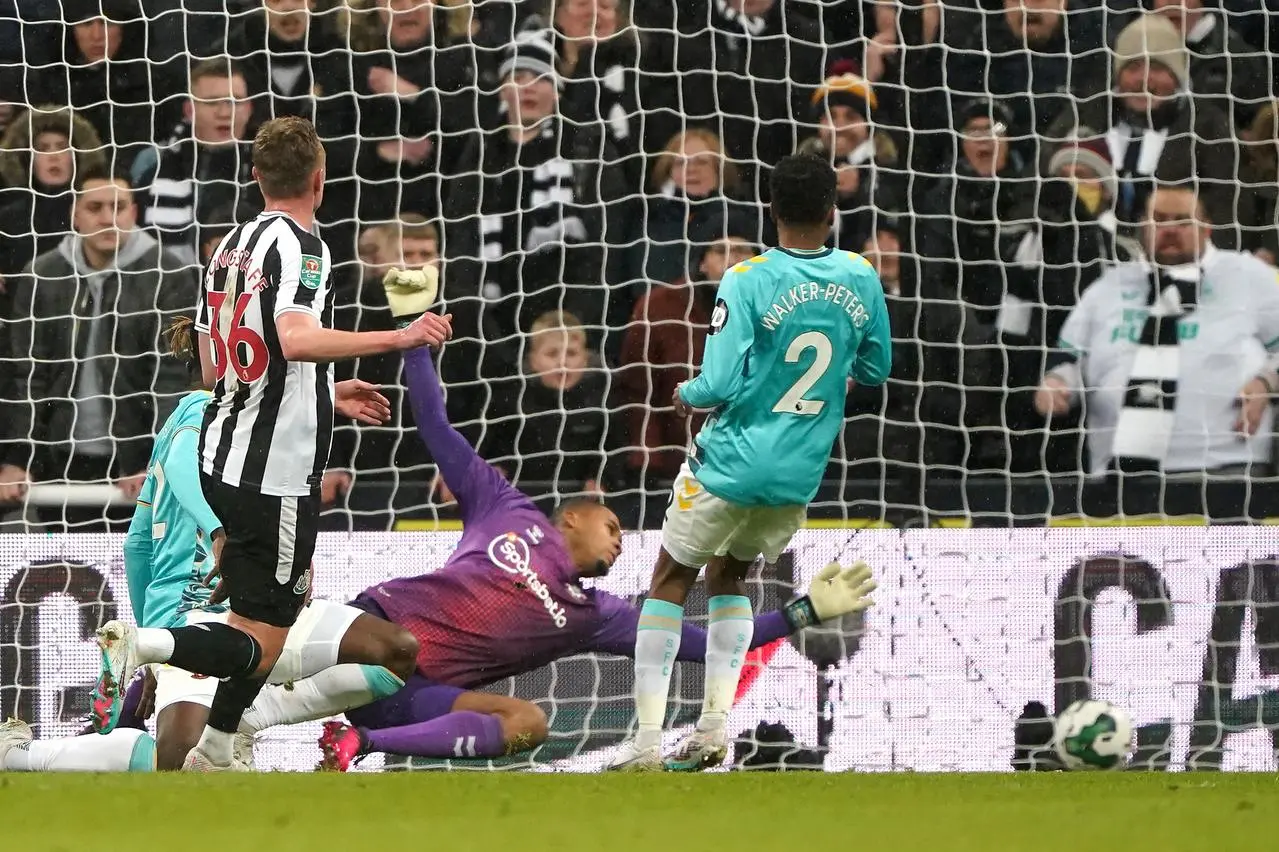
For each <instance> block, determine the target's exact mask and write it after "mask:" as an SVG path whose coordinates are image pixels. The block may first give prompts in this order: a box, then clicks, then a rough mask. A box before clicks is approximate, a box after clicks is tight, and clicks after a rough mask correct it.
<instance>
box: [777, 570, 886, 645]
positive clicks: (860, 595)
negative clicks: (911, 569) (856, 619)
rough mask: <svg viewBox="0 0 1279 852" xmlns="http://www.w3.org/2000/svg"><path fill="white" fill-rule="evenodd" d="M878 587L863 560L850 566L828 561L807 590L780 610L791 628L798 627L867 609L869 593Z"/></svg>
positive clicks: (868, 606) (870, 599) (869, 604)
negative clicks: (806, 592)
mask: <svg viewBox="0 0 1279 852" xmlns="http://www.w3.org/2000/svg"><path fill="white" fill-rule="evenodd" d="M878 587H879V584H878V583H876V582H875V580H874V579H873V578H872V577H871V571H870V566H869V565H867V564H866V563H865V562H858V563H857V564H856V565H854V566H853V567H851V568H845V567H843V566H842V565H840V564H839V563H838V562H832V563H830V564H829V565H827V566H826V567H825V568H823V569H822V570H821V571H819V572H817V576H816V577H814V578H813V582H812V583H811V584H810V585H809V587H808V594H806V595H804V596H803V597H802V598H796V599H795V600H793V601H791V602H790V603H788V604H787V605H786V607H785V609H783V612H784V613H785V614H786V620H787V621H788V622H789V623H790V626H791V629H792V630H802V629H803V628H805V627H812V626H814V625H816V624H820V623H821V622H823V621H829V620H831V619H833V618H839V617H840V616H842V615H848V614H849V613H850V612H861V611H862V610H865V609H869V608H870V607H872V606H874V605H875V601H874V600H873V599H872V598H871V596H870V594H871V592H873V591H875V589H876V588H878Z"/></svg>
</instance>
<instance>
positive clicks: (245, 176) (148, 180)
mask: <svg viewBox="0 0 1279 852" xmlns="http://www.w3.org/2000/svg"><path fill="white" fill-rule="evenodd" d="M252 112H253V105H252V103H251V102H250V101H249V100H248V88H247V86H246V84H245V80H244V75H243V74H242V73H241V72H240V71H239V70H238V69H236V68H235V67H234V66H233V65H232V64H231V61H230V60H229V59H227V58H225V57H223V58H221V59H208V60H205V61H204V62H201V63H200V64H199V65H197V66H195V67H194V68H193V69H191V94H190V97H189V99H188V100H187V103H186V106H185V107H184V108H183V120H182V122H181V123H180V124H178V126H177V127H175V128H174V129H173V132H172V133H171V135H170V136H169V138H168V140H167V141H165V142H164V143H162V144H161V145H158V146H156V147H153V148H148V149H147V150H145V151H143V152H142V153H141V154H139V155H138V158H137V159H136V160H135V161H134V163H133V169H132V171H131V173H130V178H131V180H132V182H133V186H134V190H135V193H136V196H137V201H138V214H139V221H140V222H141V224H142V225H143V227H146V228H150V229H152V230H153V231H154V232H155V234H156V236H158V237H159V239H160V243H161V245H163V246H164V247H165V248H166V249H168V250H170V251H172V252H173V253H174V254H175V255H177V256H178V257H180V258H182V259H183V260H184V261H186V262H188V263H198V252H199V246H200V244H201V243H203V242H204V241H205V237H204V235H203V234H202V233H201V229H202V228H206V227H208V228H217V227H221V226H224V225H226V224H227V222H221V221H215V220H214V218H213V214H214V212H215V211H216V210H218V209H223V210H231V211H234V210H235V209H236V207H237V205H239V204H240V203H241V202H242V201H243V200H244V198H245V194H246V193H247V192H248V191H249V189H250V187H251V186H252V183H253V175H252V166H253V164H252V162H251V159H250V157H249V144H250V143H249V142H247V141H246V139H247V129H248V125H249V118H250V117H251V115H252Z"/></svg>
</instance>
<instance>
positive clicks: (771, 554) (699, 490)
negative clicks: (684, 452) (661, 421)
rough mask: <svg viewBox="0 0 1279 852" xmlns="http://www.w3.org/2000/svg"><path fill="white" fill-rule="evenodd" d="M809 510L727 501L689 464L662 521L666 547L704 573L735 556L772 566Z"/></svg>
mask: <svg viewBox="0 0 1279 852" xmlns="http://www.w3.org/2000/svg"><path fill="white" fill-rule="evenodd" d="M807 509H808V507H807V506H739V505H737V504H736V503H730V502H728V501H727V500H721V499H720V498H719V497H716V496H715V495H714V494H711V493H710V492H709V491H707V490H706V488H705V486H703V485H702V484H701V483H700V482H698V481H697V478H696V477H694V476H693V472H692V470H690V469H689V466H688V463H687V462H685V464H684V466H683V467H681V468H680V471H679V476H677V477H675V489H674V494H672V495H671V503H670V506H668V507H667V509H666V520H665V521H663V522H662V547H663V548H665V550H666V552H667V553H669V554H670V555H671V557H672V558H673V559H674V560H675V561H676V562H678V563H679V564H681V565H683V566H685V567H688V568H701V567H702V566H703V565H705V564H706V563H707V562H709V561H710V559H711V557H714V556H725V555H727V556H731V557H733V558H734V559H737V560H740V561H742V562H753V561H754V560H755V558H756V557H758V556H763V557H764V561H765V562H767V563H769V564H770V565H771V564H773V563H774V562H776V561H777V558H778V557H779V556H781V555H782V551H784V550H785V549H786V547H787V545H789V544H790V540H791V538H793V537H794V535H795V531H796V530H798V529H799V528H800V527H801V526H802V525H803V523H804V518H805V516H806V514H807Z"/></svg>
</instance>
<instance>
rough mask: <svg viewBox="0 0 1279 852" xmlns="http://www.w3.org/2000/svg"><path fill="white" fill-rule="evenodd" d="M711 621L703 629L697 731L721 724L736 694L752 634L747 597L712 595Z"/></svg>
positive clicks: (717, 727)
mask: <svg viewBox="0 0 1279 852" xmlns="http://www.w3.org/2000/svg"><path fill="white" fill-rule="evenodd" d="M708 609H709V610H710V616H711V623H710V627H709V628H707V631H706V688H705V690H704V691H703V693H702V718H701V719H699V720H698V722H697V728H698V730H701V731H717V730H720V729H722V728H723V727H724V722H725V721H726V720H727V718H728V711H729V710H731V709H732V708H733V699H734V698H736V697H737V683H738V680H739V679H740V678H741V674H742V663H743V662H744V661H745V660H746V652H747V651H748V650H749V649H750V646H751V637H752V636H754V634H755V621H754V616H753V615H752V613H751V600H750V598H747V597H743V596H742V595H716V596H714V597H712V598H711V599H710V602H709V607H708Z"/></svg>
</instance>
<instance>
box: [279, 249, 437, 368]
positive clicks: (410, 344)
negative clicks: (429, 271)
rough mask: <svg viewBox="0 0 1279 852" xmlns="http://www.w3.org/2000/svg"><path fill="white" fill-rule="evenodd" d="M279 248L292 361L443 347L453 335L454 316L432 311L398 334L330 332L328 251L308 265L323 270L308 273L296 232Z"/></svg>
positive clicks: (285, 337)
mask: <svg viewBox="0 0 1279 852" xmlns="http://www.w3.org/2000/svg"><path fill="white" fill-rule="evenodd" d="M278 247H279V252H280V280H279V281H278V282H277V283H276V294H275V331H276V334H277V336H278V338H279V341H280V351H281V352H282V353H284V357H285V358H286V359H287V360H289V361H310V362H313V363H317V364H327V363H329V362H331V361H346V360H349V359H351V358H360V357H363V356H366V355H380V354H382V353H385V352H399V351H403V350H406V349H415V348H417V347H419V346H439V345H441V344H442V343H444V341H446V340H448V339H449V338H450V337H451V336H452V335H453V327H452V325H451V323H450V320H449V318H448V317H442V316H440V315H439V314H432V313H426V314H423V315H422V316H421V317H419V318H418V319H417V321H415V322H413V323H412V324H410V325H408V326H406V327H404V328H399V329H396V330H395V331H340V330H338V329H333V328H325V327H324V326H323V325H322V324H321V322H320V317H321V315H322V314H323V312H324V307H325V304H326V303H327V301H328V296H329V289H330V284H329V282H330V280H331V275H330V273H331V269H329V268H328V267H329V266H330V263H331V260H330V258H329V255H328V251H327V250H325V252H324V255H323V257H320V258H315V257H309V256H308V257H307V262H309V263H318V264H319V266H318V268H311V269H306V270H304V269H303V263H304V259H303V258H304V256H303V254H302V245H301V243H299V242H298V239H297V237H296V236H294V235H293V234H292V233H291V232H288V233H283V234H281V236H280V238H279V242H278ZM304 275H305V277H306V280H305V281H303V276H304Z"/></svg>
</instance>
